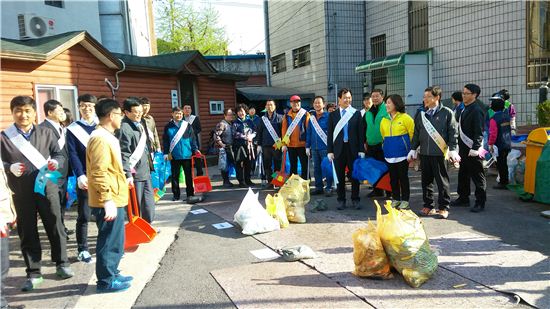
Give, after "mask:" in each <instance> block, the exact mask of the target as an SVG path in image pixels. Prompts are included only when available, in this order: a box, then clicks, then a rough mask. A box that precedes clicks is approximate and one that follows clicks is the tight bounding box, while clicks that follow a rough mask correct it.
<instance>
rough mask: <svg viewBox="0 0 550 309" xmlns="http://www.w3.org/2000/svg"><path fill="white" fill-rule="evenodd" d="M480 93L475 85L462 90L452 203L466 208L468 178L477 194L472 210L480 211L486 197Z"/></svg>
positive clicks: (468, 201) (467, 204)
mask: <svg viewBox="0 0 550 309" xmlns="http://www.w3.org/2000/svg"><path fill="white" fill-rule="evenodd" d="M480 93H481V88H480V87H479V86H478V85H476V84H467V85H465V86H464V89H463V91H462V99H463V101H464V109H463V110H462V112H461V113H460V115H459V116H458V119H459V121H458V132H459V134H458V154H459V155H460V158H461V162H460V169H459V170H458V189H457V193H458V198H457V199H456V200H455V201H453V203H452V204H451V205H452V206H466V207H467V206H469V205H470V179H471V180H472V181H473V182H474V185H475V197H476V200H475V204H474V207H473V208H472V209H471V211H472V212H480V211H483V209H484V208H485V201H486V200H487V192H486V189H487V183H486V179H485V170H484V169H483V156H484V153H485V151H484V149H483V126H484V121H485V116H484V113H485V111H483V110H482V108H481V107H480V104H479V103H477V102H476V101H477V98H478V96H479V94H480ZM479 102H480V103H481V101H479Z"/></svg>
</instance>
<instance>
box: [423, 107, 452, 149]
mask: <svg viewBox="0 0 550 309" xmlns="http://www.w3.org/2000/svg"><path fill="white" fill-rule="evenodd" d="M420 115H421V118H422V124H423V125H424V128H425V129H426V132H428V135H429V136H430V137H431V138H432V140H433V141H434V143H435V144H436V145H437V147H439V149H440V150H441V152H443V154H444V155H445V153H446V152H447V143H445V140H444V139H443V137H442V136H441V134H439V132H437V130H436V129H435V127H434V126H433V124H432V123H431V122H430V121H429V120H428V118H426V112H424V111H421V112H420Z"/></svg>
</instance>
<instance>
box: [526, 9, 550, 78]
mask: <svg viewBox="0 0 550 309" xmlns="http://www.w3.org/2000/svg"><path fill="white" fill-rule="evenodd" d="M548 29H550V0H546V1H529V2H528V6H527V87H528V88H538V87H540V86H541V85H542V79H543V78H544V77H548V76H550V31H548Z"/></svg>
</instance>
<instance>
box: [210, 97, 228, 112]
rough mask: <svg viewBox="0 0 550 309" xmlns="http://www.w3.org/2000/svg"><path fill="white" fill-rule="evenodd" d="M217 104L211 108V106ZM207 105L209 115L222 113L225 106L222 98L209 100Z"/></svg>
mask: <svg viewBox="0 0 550 309" xmlns="http://www.w3.org/2000/svg"><path fill="white" fill-rule="evenodd" d="M214 106H217V108H215V109H213V108H212V107H214ZM208 107H209V109H210V115H223V110H224V108H225V101H224V100H209V102H208Z"/></svg>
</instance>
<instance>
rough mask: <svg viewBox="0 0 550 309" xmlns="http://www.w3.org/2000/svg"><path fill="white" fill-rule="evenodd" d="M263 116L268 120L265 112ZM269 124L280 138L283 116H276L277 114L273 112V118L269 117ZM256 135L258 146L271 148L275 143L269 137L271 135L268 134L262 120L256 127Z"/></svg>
mask: <svg viewBox="0 0 550 309" xmlns="http://www.w3.org/2000/svg"><path fill="white" fill-rule="evenodd" d="M264 116H265V117H267V119H269V117H268V115H267V112H266V113H265V115H264ZM269 122H271V125H272V126H273V129H275V132H277V136H279V138H281V125H282V123H283V115H281V114H277V112H273V116H272V117H271V119H269ZM256 133H257V134H256V140H257V142H258V145H260V146H273V144H275V141H274V140H273V138H272V137H271V134H269V131H268V130H267V127H266V126H265V124H264V121H263V119H260V120H259V122H258V125H257V126H256Z"/></svg>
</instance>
